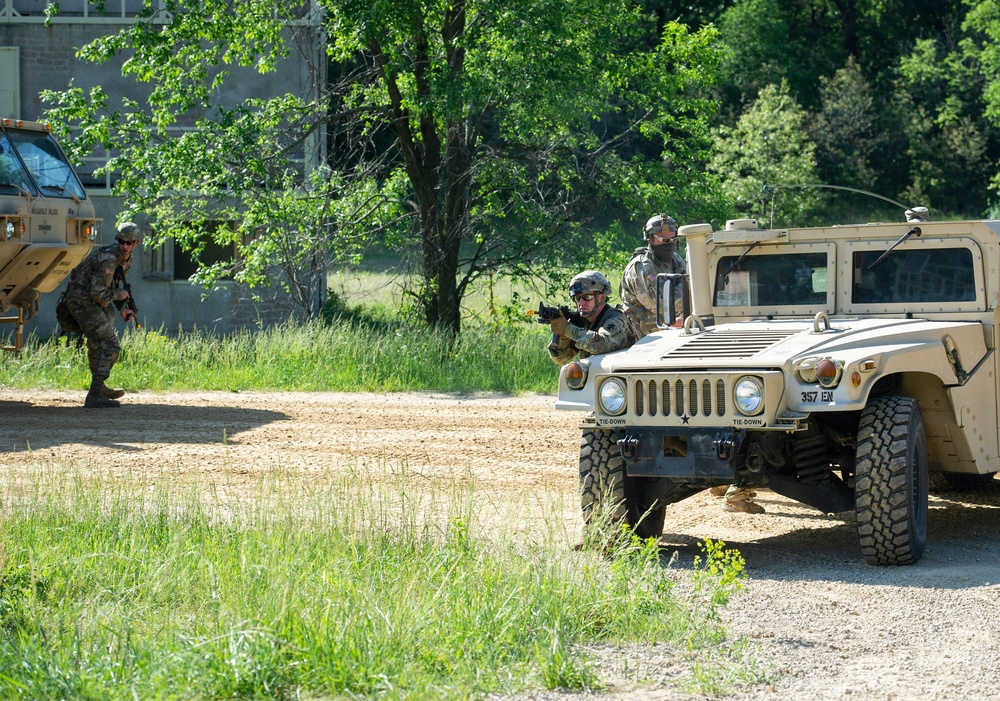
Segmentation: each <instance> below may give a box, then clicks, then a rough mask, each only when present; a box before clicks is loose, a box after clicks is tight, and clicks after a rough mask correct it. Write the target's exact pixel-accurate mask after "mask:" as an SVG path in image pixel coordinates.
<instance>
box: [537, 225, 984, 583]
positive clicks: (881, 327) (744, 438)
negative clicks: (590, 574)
mask: <svg viewBox="0 0 1000 701" xmlns="http://www.w3.org/2000/svg"><path fill="white" fill-rule="evenodd" d="M900 218H901V219H902V217H900ZM926 219H927V217H926V210H922V211H921V210H908V211H907V221H906V222H900V223H870V224H861V225H851V226H829V227H817V228H789V229H773V228H762V227H761V226H760V225H759V223H758V221H757V220H754V219H738V220H732V221H729V222H727V223H726V226H725V229H724V230H722V231H715V230H713V227H712V226H711V225H708V224H695V225H691V226H685V227H681V229H680V232H679V233H680V235H681V236H682V237H683V239H684V241H685V242H686V246H687V260H688V275H687V277H682V278H681V279H678V280H670V279H666V278H668V277H671V276H662V277H661V279H660V280H658V283H659V286H660V289H661V290H662V292H661V295H660V303H659V304H658V315H659V324H660V326H661V328H660V330H659V331H657V332H654V333H653V334H651V335H649V336H646V337H645V338H643V339H641V340H640V341H639V342H638V343H636V344H635V345H633V346H632V347H630V348H627V349H624V350H621V351H618V352H615V353H609V354H606V355H598V356H592V357H590V358H586V359H582V360H576V361H575V362H572V363H570V364H568V365H566V366H565V367H563V368H562V370H561V374H560V380H559V395H558V399H557V402H556V408H557V409H565V410H575V411H581V412H587V414H586V417H585V418H584V419H583V420H582V424H581V428H582V440H581V445H580V479H581V489H582V506H583V515H584V519H585V521H587V522H592V521H593V520H594V519H595V518H596V516H597V514H598V513H600V512H602V510H603V512H604V514H605V516H607V515H608V513H610V514H611V515H612V516H613V517H614V518H616V519H620V520H624V521H626V522H628V523H629V525H631V526H632V527H633V528H634V529H635V531H636V532H637V533H638V534H639V535H640V536H643V537H650V536H653V537H655V536H659V535H660V533H661V532H662V529H663V525H664V519H665V509H666V506H667V505H668V504H670V503H673V502H676V501H679V500H681V499H684V498H686V497H688V496H690V495H692V494H695V493H697V492H698V491H700V490H704V489H706V488H708V487H711V486H714V485H722V484H736V485H740V486H748V487H749V486H763V487H767V488H769V489H771V490H773V491H774V492H777V493H778V494H782V495H785V496H787V497H790V498H792V499H794V500H796V501H798V502H801V503H803V504H806V505H809V506H811V507H814V508H816V509H818V510H820V511H822V512H824V513H828V514H843V513H845V512H847V513H850V512H853V513H854V516H855V518H856V522H857V533H858V540H859V543H860V546H861V552H862V554H863V555H864V557H865V559H866V560H867V561H868V562H869V563H872V564H875V565H904V564H912V563H914V562H916V561H917V560H918V559H919V558H920V556H921V554H922V553H923V551H924V547H925V543H926V538H927V518H928V483H929V479H930V476H931V475H933V474H934V473H938V474H937V475H935V478H937V479H944V480H947V481H948V482H950V483H952V484H953V485H955V486H961V487H973V486H976V485H987V484H989V483H990V482H991V480H992V479H993V476H994V474H995V473H996V472H997V471H998V470H1000V435H998V434H1000V430H998V425H997V411H998V410H997V404H998V379H997V378H998V373H1000V366H998V360H1000V359H998V356H997V354H996V352H995V350H996V348H997V344H998V336H1000V324H998V314H1000V310H998V304H997V298H998V293H1000V271H998V264H1000V221H928V220H926ZM678 295H680V296H681V297H682V298H683V299H684V300H685V304H686V305H687V309H688V310H689V312H690V313H687V312H685V313H682V314H681V315H679V316H678V317H677V318H678V319H679V320H678V321H677V324H678V326H677V327H673V324H674V320H675V315H676V311H675V309H676V307H675V305H677V304H679V300H680V298H681V297H678ZM680 319H682V321H681V320H680ZM760 518H766V516H761V517H760Z"/></svg>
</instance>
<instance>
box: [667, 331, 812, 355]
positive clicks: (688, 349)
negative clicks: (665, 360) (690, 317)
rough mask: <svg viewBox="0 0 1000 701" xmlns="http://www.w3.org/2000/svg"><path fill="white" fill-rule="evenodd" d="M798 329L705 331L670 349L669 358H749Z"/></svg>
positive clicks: (793, 333)
mask: <svg viewBox="0 0 1000 701" xmlns="http://www.w3.org/2000/svg"><path fill="white" fill-rule="evenodd" d="M796 333H798V331H791V332H790V331H785V330H780V331H768V330H761V331H755V332H748V331H745V330H739V331H711V330H709V331H706V332H704V333H699V334H697V335H695V336H694V337H693V338H692V339H691V340H690V341H688V342H687V343H685V344H684V345H683V346H681V347H679V348H675V349H673V350H671V351H670V358H671V359H673V358H750V357H752V356H754V355H756V354H757V353H760V352H761V351H763V350H767V349H768V348H770V347H771V346H773V345H774V344H776V343H778V342H780V341H784V340H785V339H786V338H790V337H791V336H794V335H795V334H796Z"/></svg>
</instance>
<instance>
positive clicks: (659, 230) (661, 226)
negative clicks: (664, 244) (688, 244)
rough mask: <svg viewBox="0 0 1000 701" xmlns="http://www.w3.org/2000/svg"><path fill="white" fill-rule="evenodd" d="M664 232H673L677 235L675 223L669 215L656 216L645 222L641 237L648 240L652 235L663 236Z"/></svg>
mask: <svg viewBox="0 0 1000 701" xmlns="http://www.w3.org/2000/svg"><path fill="white" fill-rule="evenodd" d="M666 232H673V234H674V236H676V235H677V222H675V221H674V218H673V217H672V216H670V215H669V214H657V215H655V216H652V217H650V218H649V219H648V220H647V221H646V226H644V227H642V235H643V236H644V237H646V238H649V237H650V236H652V235H653V234H656V235H657V236H664V235H665V234H666Z"/></svg>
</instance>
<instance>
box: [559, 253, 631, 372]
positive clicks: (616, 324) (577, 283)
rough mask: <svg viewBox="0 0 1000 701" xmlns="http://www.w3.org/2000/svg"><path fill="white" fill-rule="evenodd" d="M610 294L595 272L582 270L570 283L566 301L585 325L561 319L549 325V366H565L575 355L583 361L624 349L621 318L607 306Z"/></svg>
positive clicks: (603, 279)
mask: <svg viewBox="0 0 1000 701" xmlns="http://www.w3.org/2000/svg"><path fill="white" fill-rule="evenodd" d="M610 294H611V283H609V282H608V279H607V278H606V277H604V275H602V274H601V273H599V272H597V271H596V270H585V271H584V272H582V273H580V274H579V275H577V276H576V277H574V278H573V279H572V280H570V283H569V297H570V299H571V300H572V301H573V302H574V303H575V304H576V311H577V312H578V313H579V314H580V315H581V316H582V317H583V319H584V321H585V322H586V325H585V326H583V327H580V326H577V325H576V324H573V323H571V322H570V321H569V320H568V319H567V318H566V317H564V316H562V315H560V316H557V317H556V318H554V319H553V320H552V321H551V322H549V326H550V327H551V328H552V341H551V342H550V343H549V355H550V356H551V357H552V360H553V362H555V363H557V364H558V365H565V364H566V363H568V362H569V361H570V360H572V359H573V357H574V356H576V355H577V354H579V355H580V357H581V358H586V357H587V356H590V355H597V354H599V353H610V352H611V351H615V350H618V349H620V348H624V347H625V346H626V345H628V327H627V324H626V322H625V315H624V314H622V312H621V311H619V310H618V309H616V308H614V307H612V306H609V305H608V303H607V302H608V295H610Z"/></svg>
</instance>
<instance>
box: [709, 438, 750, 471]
mask: <svg viewBox="0 0 1000 701" xmlns="http://www.w3.org/2000/svg"><path fill="white" fill-rule="evenodd" d="M746 435H747V432H746V431H740V432H739V433H727V434H724V435H723V434H720V435H718V436H717V437H716V439H715V451H716V453H717V454H718V456H719V460H722V461H723V462H727V463H729V462H732V461H733V458H735V457H736V454H737V453H739V452H740V446H742V445H743V439H744V438H746Z"/></svg>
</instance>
